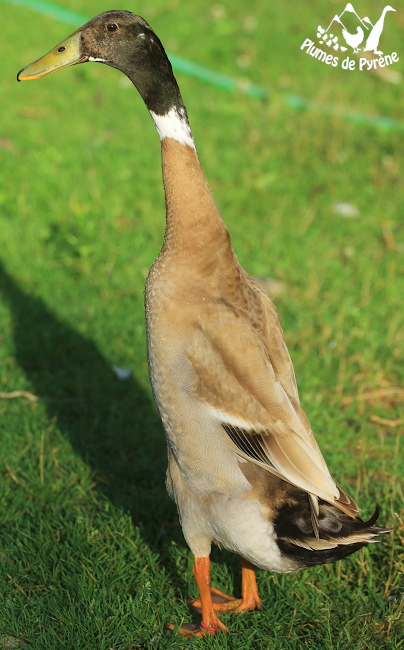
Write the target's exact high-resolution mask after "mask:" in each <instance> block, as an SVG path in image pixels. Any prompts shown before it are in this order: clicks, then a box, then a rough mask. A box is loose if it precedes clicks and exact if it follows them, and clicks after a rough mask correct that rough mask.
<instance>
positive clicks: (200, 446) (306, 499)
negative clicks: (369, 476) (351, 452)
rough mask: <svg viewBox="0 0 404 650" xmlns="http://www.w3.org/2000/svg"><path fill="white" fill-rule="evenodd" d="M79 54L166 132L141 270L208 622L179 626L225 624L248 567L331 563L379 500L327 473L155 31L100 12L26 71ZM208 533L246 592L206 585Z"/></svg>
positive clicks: (362, 535) (366, 536)
mask: <svg viewBox="0 0 404 650" xmlns="http://www.w3.org/2000/svg"><path fill="white" fill-rule="evenodd" d="M85 61H99V62H102V63H105V64H107V65H110V66H112V67H115V68H118V69H119V70H121V71H122V72H124V73H125V74H126V75H127V76H128V77H129V78H130V79H131V80H132V81H133V83H134V85H135V86H136V88H137V89H138V91H139V93H140V95H141V97H142V99H143V100H144V102H145V104H146V107H147V108H148V110H149V112H150V115H151V117H152V119H153V121H154V123H155V126H156V129H157V132H158V133H159V136H160V140H161V152H162V169H163V182H164V190H165V198H166V232H165V237H164V243H163V247H162V250H161V252H160V254H159V256H158V258H157V260H156V261H155V263H154V264H153V266H152V268H151V270H150V273H149V275H148V278H147V282H146V291H145V310H146V327H147V345H148V364H149V375H150V382H151V387H152V392H153V396H154V399H155V401H156V404H157V407H158V409H159V412H160V415H161V419H162V422H163V425H164V429H165V431H166V435H167V446H168V470H167V487H168V490H169V492H170V494H171V495H172V496H173V498H174V499H175V501H176V503H177V506H178V511H179V515H180V520H181V524H182V528H183V531H184V536H185V539H186V541H187V543H188V545H189V547H190V549H191V551H192V552H193V554H194V556H195V567H194V574H195V578H196V581H197V584H198V587H199V591H200V599H199V600H197V601H195V602H193V606H194V607H196V609H197V610H198V608H199V609H200V611H201V613H202V622H201V626H200V627H197V628H195V629H191V628H187V627H186V625H183V626H182V628H181V630H180V631H181V632H182V633H184V634H187V633H188V632H189V633H196V634H198V635H200V636H202V635H204V634H213V633H216V632H217V631H219V630H222V631H227V628H226V627H225V626H224V625H223V623H222V622H221V621H220V619H219V617H218V616H217V614H216V611H218V610H219V611H220V610H221V611H223V610H226V609H231V608H233V609H234V610H236V611H242V610H245V609H254V608H255V607H258V608H260V607H261V606H260V601H259V596H258V590H257V586H256V582H255V575H254V568H253V565H254V566H259V567H261V568H263V569H268V570H271V571H277V572H291V571H296V570H299V569H301V568H304V567H308V566H312V565H315V564H322V563H326V562H333V561H335V560H337V559H340V558H341V557H344V556H346V555H349V554H350V553H352V552H354V551H355V550H357V549H358V548H360V547H362V546H364V545H365V544H367V543H371V542H372V541H375V538H376V536H377V535H378V533H380V532H387V529H382V528H374V527H373V524H374V523H375V521H376V519H377V515H378V509H377V508H376V511H375V514H374V516H373V517H372V519H371V520H370V521H369V522H362V520H361V519H360V518H359V517H358V513H359V509H358V507H357V506H356V504H355V503H354V501H353V500H352V499H351V498H350V497H349V496H347V495H346V494H345V493H344V492H343V491H342V490H341V489H340V488H339V487H337V485H336V484H335V482H334V481H333V479H332V478H331V476H330V473H329V471H328V469H327V466H326V463H325V461H324V459H323V457H322V455H321V452H320V450H319V448H318V445H317V443H316V441H315V439H314V436H313V433H312V431H311V427H310V423H309V421H308V419H307V416H306V415H305V413H304V411H303V410H302V408H301V406H300V402H299V395H298V391H297V386H296V381H295V376H294V371H293V366H292V362H291V360H290V356H289V353H288V351H287V348H286V344H285V340H284V336H283V331H282V328H281V325H280V321H279V317H278V314H277V311H276V308H275V306H274V304H273V303H272V302H271V300H270V299H269V298H268V297H267V296H266V295H265V294H264V293H263V292H262V291H261V290H260V289H259V288H258V287H257V285H256V284H255V283H254V282H253V280H252V279H251V278H250V277H249V276H248V274H247V273H246V272H245V271H244V270H243V269H242V268H241V266H240V264H239V262H238V260H237V257H236V254H235V252H234V250H233V248H232V246H231V242H230V237H229V233H228V231H227V228H226V226H225V224H224V222H223V220H222V218H221V216H220V213H219V210H218V208H217V205H216V203H215V200H214V198H213V195H212V192H211V190H210V188H209V185H208V182H207V180H206V178H205V175H204V173H203V170H202V167H201V164H200V161H199V157H198V155H197V152H196V148H195V143H194V140H193V136H192V132H191V129H190V126H189V122H188V116H187V112H186V109H185V106H184V104H183V101H182V97H181V94H180V91H179V88H178V85H177V83H176V80H175V78H174V75H173V73H172V69H171V65H170V63H169V61H168V59H167V56H166V54H165V52H164V48H163V46H162V45H161V43H160V41H159V39H158V37H157V36H156V34H155V33H154V32H153V30H152V29H151V28H150V26H149V25H148V24H147V23H146V21H144V20H143V19H142V18H140V17H139V16H135V15H134V14H131V13H130V12H126V11H110V12H105V13H103V14H100V16H97V17H96V18H94V19H93V20H91V21H90V22H89V23H87V24H86V25H84V26H83V27H82V28H81V29H80V30H77V32H75V33H74V34H72V35H71V36H70V37H69V38H68V39H66V41H63V42H62V43H61V44H60V45H59V46H57V47H56V48H54V50H52V51H51V52H50V53H49V54H47V55H45V57H43V58H42V59H40V60H38V61H36V62H35V63H33V64H32V65H31V66H28V67H27V68H25V69H24V70H22V71H21V72H20V73H19V75H18V79H19V80H24V79H35V78H38V77H41V76H44V75H45V74H49V73H50V72H53V71H55V70H57V69H59V68H61V67H66V66H67V65H72V64H74V63H80V62H85ZM212 542H215V543H217V544H219V545H220V546H223V547H225V548H227V549H229V550H230V551H234V552H236V553H238V554H239V555H240V557H241V560H242V571H243V582H242V592H243V594H242V596H243V597H242V599H241V600H240V601H235V600H234V599H233V598H231V597H229V596H226V595H225V594H220V592H217V590H214V589H213V588H212V589H211V588H210V564H209V555H210V550H211V544H212ZM215 599H216V600H215ZM171 627H172V628H173V627H174V626H171Z"/></svg>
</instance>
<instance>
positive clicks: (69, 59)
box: [17, 32, 88, 81]
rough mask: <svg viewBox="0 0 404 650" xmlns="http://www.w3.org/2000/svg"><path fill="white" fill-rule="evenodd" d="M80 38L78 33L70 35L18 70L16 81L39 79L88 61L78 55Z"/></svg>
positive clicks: (86, 58) (86, 57)
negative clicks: (36, 59)
mask: <svg viewBox="0 0 404 650" xmlns="http://www.w3.org/2000/svg"><path fill="white" fill-rule="evenodd" d="M80 36H81V34H80V32H77V33H76V34H72V36H69V38H66V40H65V41H62V42H61V43H59V45H57V46H56V47H55V48H54V49H53V50H51V51H50V52H48V54H45V56H43V57H42V58H41V59H38V61H34V63H31V65H28V66H27V67H26V68H24V69H23V70H20V72H19V73H18V75H17V81H31V80H32V79H40V78H41V77H45V76H46V75H47V74H52V72H57V70H61V69H62V68H67V67H68V66H70V65H76V64H77V63H84V62H85V61H88V56H87V55H86V54H81V53H80Z"/></svg>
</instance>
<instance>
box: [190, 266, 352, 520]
mask: <svg viewBox="0 0 404 650" xmlns="http://www.w3.org/2000/svg"><path fill="white" fill-rule="evenodd" d="M246 277H247V278H248V276H246ZM241 279H242V280H243V281H244V284H245V286H244V293H245V294H246V295H247V298H246V299H245V301H244V303H242V304H241V305H240V300H239V299H238V298H237V300H238V302H237V300H236V299H234V300H233V301H230V300H229V299H228V297H226V300H224V299H222V300H221V299H219V300H218V299H216V300H215V301H214V304H212V305H211V306H210V308H209V305H206V303H205V305H206V306H205V310H204V315H203V316H200V317H199V318H198V322H197V326H196V331H195V336H194V337H193V338H192V343H191V344H190V345H189V346H188V348H187V356H188V359H189V360H190V362H191V364H192V366H193V368H194V371H195V386H194V393H195V394H196V396H197V397H198V398H199V400H201V401H202V402H203V403H204V404H205V405H206V406H207V407H208V408H209V409H210V412H211V413H212V415H213V416H214V418H215V419H216V420H217V421H218V422H219V423H220V424H221V425H222V426H223V427H224V429H225V431H226V432H227V434H228V436H229V444H231V443H233V445H235V448H237V453H239V454H240V455H241V456H242V457H244V458H245V459H248V460H251V461H252V462H255V463H257V464H259V465H260V466H262V467H265V469H267V470H268V471H270V472H272V473H274V474H276V475H277V476H280V477H281V478H283V479H284V480H286V481H288V482H289V483H292V484H294V485H296V486H297V487H300V488H301V489H303V490H305V491H307V492H308V493H309V494H312V495H314V496H315V497H320V498H322V499H324V500H325V501H328V502H329V503H335V505H337V506H338V507H340V508H341V509H342V510H344V511H346V512H347V513H348V514H350V515H351V516H353V513H355V514H356V513H357V512H358V508H357V506H356V504H355V503H354V502H353V501H352V499H350V498H349V497H348V496H347V495H346V494H345V493H344V492H342V491H341V490H339V488H338V487H337V486H336V484H335V482H334V481H333V479H332V478H331V476H330V473H329V471H328V468H327V466H326V463H325V461H324V458H323V456H322V454H321V452H320V449H319V447H318V445H317V443H316V441H315V439H314V436H313V433H312V431H311V427H310V423H309V420H308V419H307V416H306V414H305V413H304V411H303V410H302V408H301V406H300V403H299V396H298V392H297V387H296V381H295V375H294V371H293V366H292V362H291V360H290V357H289V353H288V351H287V348H286V343H285V340H284V336H283V331H282V328H281V325H280V321H279V317H278V314H277V312H276V308H275V306H274V305H273V303H272V302H271V301H270V300H269V298H268V297H267V296H265V294H263V293H262V292H261V291H259V290H258V288H257V287H256V286H255V285H254V283H253V281H252V280H251V279H250V282H249V283H247V281H246V280H245V278H244V277H243V276H242V278H241ZM238 295H239V294H237V296H238Z"/></svg>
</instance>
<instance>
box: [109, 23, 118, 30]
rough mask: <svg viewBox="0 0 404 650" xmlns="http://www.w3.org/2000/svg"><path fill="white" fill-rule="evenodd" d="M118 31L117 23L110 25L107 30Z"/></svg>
mask: <svg viewBox="0 0 404 650" xmlns="http://www.w3.org/2000/svg"><path fill="white" fill-rule="evenodd" d="M117 29H119V28H118V25H117V24H116V23H108V25H107V30H108V31H109V32H116V30H117Z"/></svg>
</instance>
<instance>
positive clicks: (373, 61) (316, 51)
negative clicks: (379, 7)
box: [300, 2, 399, 70]
mask: <svg viewBox="0 0 404 650" xmlns="http://www.w3.org/2000/svg"><path fill="white" fill-rule="evenodd" d="M390 11H395V9H393V7H390V5H387V6H386V7H385V8H384V9H383V11H382V14H381V16H380V18H379V19H378V20H377V21H376V22H375V23H374V24H373V23H372V21H371V20H370V18H369V17H368V16H364V17H363V18H361V17H360V16H359V15H358V14H357V13H356V11H355V9H354V7H353V6H352V4H351V3H350V2H348V4H347V5H346V7H345V9H344V11H343V12H342V13H341V14H340V15H338V14H335V16H334V18H333V19H332V21H331V22H330V24H329V25H328V27H327V28H326V29H325V28H324V27H321V25H319V26H318V27H317V39H318V42H319V44H320V45H321V46H322V48H323V49H322V48H320V47H316V45H315V43H314V41H312V40H311V39H310V38H306V40H305V41H304V43H303V44H302V45H301V47H300V49H301V50H303V51H305V53H306V54H309V55H310V56H312V57H313V58H314V59H317V60H318V61H321V62H322V63H326V64H327V65H331V66H332V67H333V68H336V67H337V66H338V65H339V62H340V57H339V56H335V53H336V52H341V53H344V52H347V51H349V50H350V51H351V53H353V54H358V53H359V52H363V53H364V56H360V55H359V70H371V69H372V68H373V69H374V70H377V69H378V66H379V68H384V67H385V66H389V65H392V63H396V62H397V61H398V60H399V57H398V56H397V52H392V53H391V54H383V52H382V51H381V50H380V49H379V48H380V39H381V36H382V33H383V28H384V22H385V18H386V14H387V13H388V12H390ZM327 49H328V50H331V52H332V53H329V54H327ZM374 55H376V57H378V58H374ZM340 65H341V68H343V69H344V70H355V68H356V60H355V58H352V59H350V57H349V56H347V57H346V58H345V59H343V61H341V64H340Z"/></svg>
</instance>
